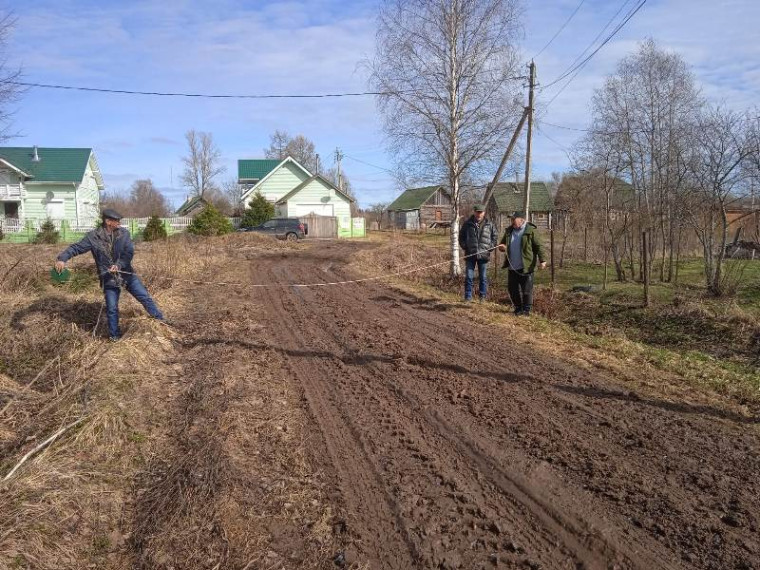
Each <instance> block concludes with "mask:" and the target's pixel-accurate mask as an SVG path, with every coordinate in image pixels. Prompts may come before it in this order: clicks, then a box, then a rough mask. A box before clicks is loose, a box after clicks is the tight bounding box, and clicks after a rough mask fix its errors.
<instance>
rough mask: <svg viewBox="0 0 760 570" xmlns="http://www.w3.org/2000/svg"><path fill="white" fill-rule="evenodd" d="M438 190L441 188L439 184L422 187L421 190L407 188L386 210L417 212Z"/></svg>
mask: <svg viewBox="0 0 760 570" xmlns="http://www.w3.org/2000/svg"><path fill="white" fill-rule="evenodd" d="M439 188H441V186H440V184H439V185H438V186H424V187H423V188H409V189H408V190H405V191H404V193H403V194H401V196H399V197H398V198H396V199H395V200H394V201H393V202H392V203H391V205H390V206H388V210H419V209H420V208H421V207H422V205H423V204H424V203H425V202H427V201H428V199H429V198H430V197H431V196H432V195H433V194H435V191H436V190H438V189H439Z"/></svg>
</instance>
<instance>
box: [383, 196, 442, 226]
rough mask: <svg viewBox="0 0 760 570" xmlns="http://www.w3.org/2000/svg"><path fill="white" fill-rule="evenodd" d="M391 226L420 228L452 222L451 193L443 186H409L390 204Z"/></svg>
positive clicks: (389, 216)
mask: <svg viewBox="0 0 760 570" xmlns="http://www.w3.org/2000/svg"><path fill="white" fill-rule="evenodd" d="M388 221H389V224H390V226H391V227H393V228H397V229H400V230H419V229H422V228H427V227H430V226H431V225H433V224H441V225H448V224H450V223H451V195H450V194H449V192H448V191H447V190H446V189H445V188H444V187H443V186H425V187H423V188H409V189H407V190H405V191H404V192H403V194H401V196H399V197H398V198H396V199H395V200H394V201H393V202H392V203H391V204H390V206H388Z"/></svg>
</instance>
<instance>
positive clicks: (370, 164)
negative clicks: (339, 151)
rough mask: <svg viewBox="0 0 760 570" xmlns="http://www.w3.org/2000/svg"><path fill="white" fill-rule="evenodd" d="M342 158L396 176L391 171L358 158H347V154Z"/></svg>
mask: <svg viewBox="0 0 760 570" xmlns="http://www.w3.org/2000/svg"><path fill="white" fill-rule="evenodd" d="M344 156H345V158H348V159H349V160H353V161H354V162H361V163H362V164H366V165H367V166H371V167H372V168H377V169H378V170H384V171H385V172H388V173H390V174H393V175H395V174H396V173H395V172H394V171H393V170H390V169H388V168H384V167H382V166H378V165H377V164H372V163H371V162H367V161H365V160H361V159H359V158H356V157H355V156H349V155H347V154H346V155H344Z"/></svg>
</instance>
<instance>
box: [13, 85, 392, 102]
mask: <svg viewBox="0 0 760 570" xmlns="http://www.w3.org/2000/svg"><path fill="white" fill-rule="evenodd" d="M8 83H10V84H12V85H18V86H21V87H34V88H41V89H62V90H68V91H87V92H92V93H114V94H118V95H148V96H155V97H193V98H202V99H327V98H336V97H365V96H368V95H391V94H393V93H396V92H390V91H359V92H355V93H319V94H304V95H290V94H269V95H241V94H229V95H227V94H213V93H182V92H166V91H135V90H130V89H105V88H100V87H82V86H76V85H56V84H52V83H30V82H26V81H9V82H8ZM402 93H404V92H402Z"/></svg>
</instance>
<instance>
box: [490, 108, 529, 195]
mask: <svg viewBox="0 0 760 570" xmlns="http://www.w3.org/2000/svg"><path fill="white" fill-rule="evenodd" d="M527 118H528V108H527V107H526V108H525V110H524V111H523V114H522V117H520V122H519V123H517V128H516V129H515V132H514V134H513V135H512V140H510V141H509V146H507V151H506V152H505V153H504V156H503V157H502V159H501V164H499V168H498V169H497V170H496V174H495V175H494V177H493V180H492V181H491V183H490V184H489V185H488V187H487V188H486V194H485V196H483V204H484V205H485V206H486V207H488V201H489V200H490V199H491V195H492V194H493V191H494V189H495V188H496V184H497V183H498V182H499V178H501V173H502V172H503V171H504V167H505V166H506V165H507V160H509V155H510V154H512V150H513V149H514V148H515V144H517V138H518V137H519V136H520V132H521V131H522V129H523V125H524V124H525V119H527Z"/></svg>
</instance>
